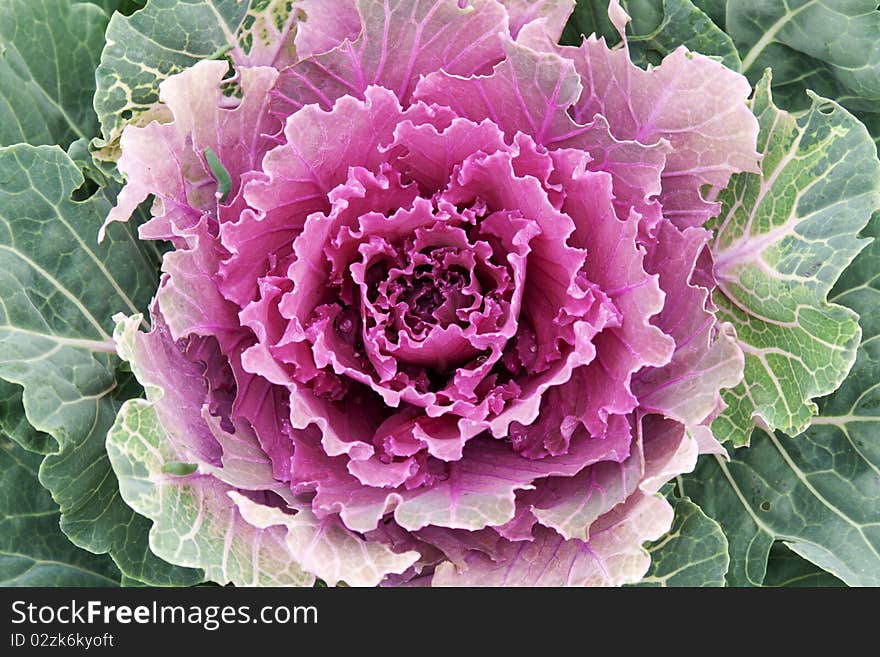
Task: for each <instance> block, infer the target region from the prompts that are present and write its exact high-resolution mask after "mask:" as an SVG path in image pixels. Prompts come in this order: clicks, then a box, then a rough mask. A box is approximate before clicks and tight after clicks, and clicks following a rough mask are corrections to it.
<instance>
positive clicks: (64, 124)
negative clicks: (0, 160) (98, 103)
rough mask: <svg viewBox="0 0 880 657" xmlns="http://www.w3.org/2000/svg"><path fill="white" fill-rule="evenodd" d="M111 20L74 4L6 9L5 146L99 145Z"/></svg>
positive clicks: (0, 118)
mask: <svg viewBox="0 0 880 657" xmlns="http://www.w3.org/2000/svg"><path fill="white" fill-rule="evenodd" d="M106 27H107V14H105V13H104V11H103V10H102V9H100V8H99V7H96V6H95V5H93V4H88V3H84V4H74V3H72V2H70V0H4V2H2V3H0V146H8V145H11V144H17V143H28V144H34V145H37V144H60V145H62V146H65V147H66V146H67V145H68V144H70V143H71V142H72V141H73V140H75V139H78V138H84V137H85V138H91V137H93V136H94V135H95V133H96V132H97V129H98V120H97V117H96V116H95V112H94V110H93V109H92V96H93V95H94V93H95V67H96V66H97V65H98V59H99V57H100V55H101V48H102V47H103V46H104V28H106Z"/></svg>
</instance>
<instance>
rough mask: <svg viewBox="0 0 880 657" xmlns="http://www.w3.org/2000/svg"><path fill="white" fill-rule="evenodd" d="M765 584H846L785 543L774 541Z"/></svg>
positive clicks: (833, 585)
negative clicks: (796, 552) (802, 556)
mask: <svg viewBox="0 0 880 657" xmlns="http://www.w3.org/2000/svg"><path fill="white" fill-rule="evenodd" d="M764 586H772V587H786V588H788V587H817V586H824V587H829V586H831V587H840V586H845V584H844V583H843V582H841V581H840V580H839V579H837V578H836V577H835V576H834V575H832V574H831V573H826V572H825V571H824V570H822V569H821V568H819V567H818V566H816V565H814V564H811V563H810V562H809V561H807V560H806V559H802V558H801V557H799V556H798V555H797V554H795V553H794V552H792V551H791V550H789V549H788V548H787V547H786V546H785V543H774V544H773V547H771V548H770V559H769V560H768V561H767V576H766V577H765V578H764Z"/></svg>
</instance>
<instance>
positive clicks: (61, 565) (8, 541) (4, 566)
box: [0, 436, 120, 587]
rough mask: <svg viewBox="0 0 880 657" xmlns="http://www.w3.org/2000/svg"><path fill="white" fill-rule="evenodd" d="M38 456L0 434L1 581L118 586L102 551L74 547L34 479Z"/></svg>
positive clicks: (0, 583) (9, 583)
mask: <svg viewBox="0 0 880 657" xmlns="http://www.w3.org/2000/svg"><path fill="white" fill-rule="evenodd" d="M39 465H40V456H39V455H38V454H32V453H30V452H27V451H25V450H24V449H22V448H21V447H19V446H18V445H16V444H15V443H13V442H11V441H9V440H8V439H6V438H4V437H3V436H0V586H56V587H57V586H117V585H118V584H119V579H120V574H119V571H118V570H117V568H116V566H114V565H113V561H112V560H111V559H110V558H109V557H107V556H106V555H95V554H90V553H89V552H86V551H84V550H80V549H79V548H77V547H75V546H74V545H73V544H72V543H71V542H70V541H68V540H67V538H66V537H65V536H64V534H62V533H61V530H60V529H59V528H58V519H59V517H60V515H61V513H60V512H59V510H58V506H57V505H56V504H55V503H54V502H53V501H52V497H51V496H50V495H49V492H48V491H47V490H45V489H44V488H43V487H42V486H40V483H39V482H38V481H37V468H38V467H39Z"/></svg>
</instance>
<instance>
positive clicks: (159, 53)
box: [93, 0, 293, 160]
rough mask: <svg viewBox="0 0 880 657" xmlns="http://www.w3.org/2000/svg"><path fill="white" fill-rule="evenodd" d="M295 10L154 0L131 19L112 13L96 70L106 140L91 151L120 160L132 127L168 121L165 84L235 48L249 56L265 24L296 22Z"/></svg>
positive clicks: (273, 0)
mask: <svg viewBox="0 0 880 657" xmlns="http://www.w3.org/2000/svg"><path fill="white" fill-rule="evenodd" d="M292 9H293V3H291V2H285V1H284V0H150V1H149V2H148V3H147V4H146V6H145V7H144V8H143V9H142V10H140V11H136V12H135V13H133V14H132V15H131V16H124V15H122V14H114V15H113V16H112V17H111V19H110V24H109V25H108V27H107V34H106V41H107V43H106V46H105V47H104V51H103V52H102V53H101V63H100V65H99V66H98V69H97V71H96V73H95V75H96V77H97V90H96V92H95V101H94V105H95V110H96V111H97V113H98V119H99V121H100V123H101V132H102V138H99V139H95V141H94V142H93V146H94V147H95V148H96V149H100V156H101V159H114V160H115V159H116V155H117V152H116V150H117V146H118V143H117V142H118V139H119V136H120V135H121V134H122V129H123V128H124V127H125V126H126V125H127V124H128V123H129V122H134V123H136V124H138V125H140V124H143V123H146V122H147V121H148V120H150V119H152V118H161V117H163V116H165V113H164V110H163V109H162V107H161V105H160V104H159V83H160V82H162V80H164V79H166V78H167V77H169V76H171V75H174V74H175V73H179V72H180V71H182V70H184V69H186V68H189V67H190V66H192V65H193V64H195V63H196V62H198V61H200V60H202V59H210V58H214V57H220V56H222V55H224V54H225V53H226V52H227V51H228V50H229V49H230V48H232V47H234V46H235V47H238V48H240V49H241V52H243V53H248V52H250V50H251V47H252V46H253V45H254V44H255V43H256V41H255V39H260V33H262V32H261V25H262V24H263V23H262V21H272V23H273V24H274V25H275V26H277V25H279V24H283V23H285V22H287V21H289V20H293V16H292V15H291V11H292ZM255 32H256V33H257V34H256V36H255V34H254V33H255Z"/></svg>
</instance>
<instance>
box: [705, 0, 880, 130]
mask: <svg viewBox="0 0 880 657" xmlns="http://www.w3.org/2000/svg"><path fill="white" fill-rule="evenodd" d="M696 1H697V4H698V5H702V6H703V9H704V10H705V11H706V12H707V13H708V14H710V15H711V16H712V17H713V18H714V19H715V22H716V23H717V24H718V25H719V26H721V27H722V28H724V29H726V30H727V33H728V34H730V36H731V37H733V41H734V42H735V43H736V46H737V48H738V49H739V53H740V55H741V56H742V58H743V72H744V73H745V74H746V75H747V76H748V77H749V79H750V80H751V81H752V82H756V81H757V80H758V79H759V78H760V77H761V75H762V73H763V71H764V69H765V68H766V67H771V68H772V69H773V95H774V97H775V99H776V103H777V104H778V105H779V106H780V107H782V108H784V109H787V110H792V111H799V110H804V109H806V108H808V107H809V106H810V98H809V97H808V96H807V94H806V91H807V90H811V91H813V92H815V93H817V94H819V95H820V96H823V97H825V98H833V99H834V100H836V101H837V102H839V103H840V104H841V105H843V106H844V107H846V108H847V109H849V110H850V111H852V112H853V113H854V114H855V115H856V116H857V117H858V118H859V119H860V120H861V121H862V122H863V123H865V124H867V125H877V124H878V123H880V39H878V38H877V35H878V34H880V11H878V5H877V3H876V2H873V0H843V1H841V0H835V1H832V2H829V1H828V0H824V1H822V0H786V2H767V0H696ZM871 132H872V134H873V135H874V138H875V140H876V139H877V138H878V137H880V133H878V132H877V131H874V130H872V131H871Z"/></svg>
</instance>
